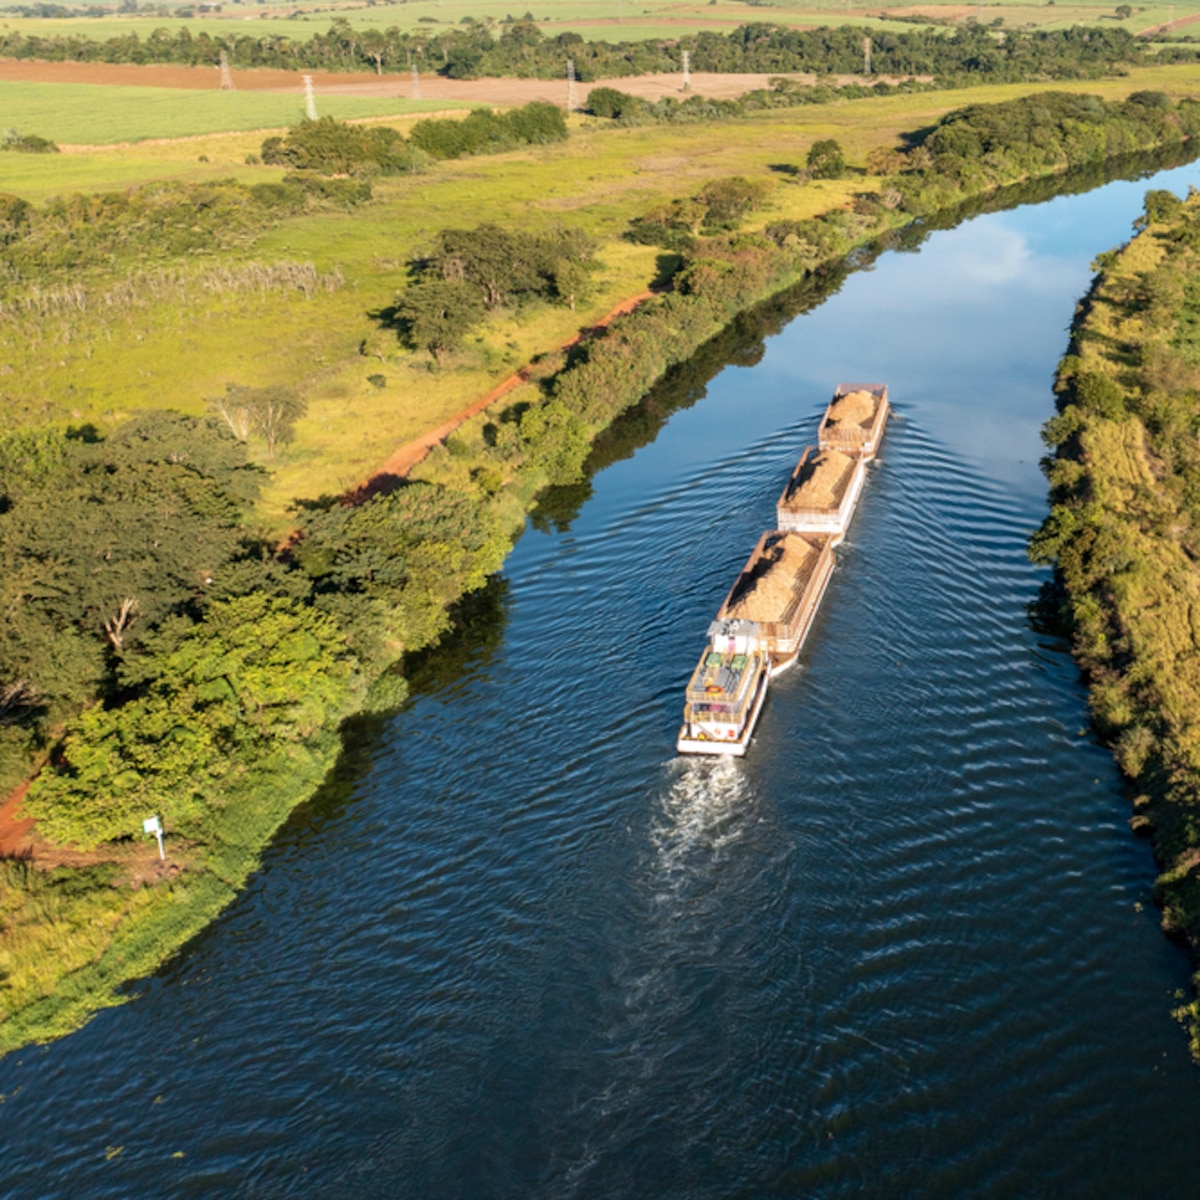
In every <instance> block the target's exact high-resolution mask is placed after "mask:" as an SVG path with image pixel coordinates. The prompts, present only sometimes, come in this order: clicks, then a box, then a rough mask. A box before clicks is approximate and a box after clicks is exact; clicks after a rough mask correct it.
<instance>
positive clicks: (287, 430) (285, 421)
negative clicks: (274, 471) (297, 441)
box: [246, 387, 308, 461]
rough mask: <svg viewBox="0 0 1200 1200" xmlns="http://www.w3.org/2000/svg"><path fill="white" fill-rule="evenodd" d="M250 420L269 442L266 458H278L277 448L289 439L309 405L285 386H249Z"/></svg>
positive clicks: (293, 434)
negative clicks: (252, 387)
mask: <svg viewBox="0 0 1200 1200" xmlns="http://www.w3.org/2000/svg"><path fill="white" fill-rule="evenodd" d="M246 391H247V404H248V406H249V410H250V419H251V420H252V421H253V423H254V428H255V429H256V430H257V431H258V432H259V433H261V434H262V436H263V437H264V438H265V439H266V443H267V458H269V459H271V460H272V461H273V460H274V458H275V447H276V446H277V445H279V444H280V443H282V442H290V441H291V440H292V438H293V437H294V436H295V432H296V422H297V421H298V420H300V418H301V417H303V416H304V414H305V413H306V412H308V405H307V404H306V403H305V402H304V401H303V400H302V399H301V398H300V397H299V396H298V395H297V394H296V393H295V391H293V390H292V389H291V388H286V387H267V388H254V389H246Z"/></svg>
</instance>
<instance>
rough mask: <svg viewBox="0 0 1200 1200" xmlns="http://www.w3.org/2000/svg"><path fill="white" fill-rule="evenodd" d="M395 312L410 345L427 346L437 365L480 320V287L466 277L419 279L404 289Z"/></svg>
mask: <svg viewBox="0 0 1200 1200" xmlns="http://www.w3.org/2000/svg"><path fill="white" fill-rule="evenodd" d="M396 314H397V316H398V317H399V318H400V320H401V321H402V322H403V323H404V325H405V326H406V332H407V335H408V340H409V342H410V344H411V345H412V346H414V347H415V348H419V349H421V350H428V351H429V353H430V354H432V355H433V357H434V360H435V361H436V362H437V364H438V366H439V367H441V366H444V365H445V362H446V355H447V354H449V353H450V351H451V350H453V349H454V348H455V347H456V346H457V345H458V344H459V342H461V341H462V339H463V338H464V337H465V336H466V335H467V333H468V332H469V331H470V329H471V328H472V327H473V326H475V325H477V324H478V323H479V322H480V321H482V320H483V316H484V303H483V297H482V296H481V295H480V292H479V288H478V287H477V286H475V285H474V284H472V283H469V282H468V281H467V280H465V279H428V278H427V279H421V280H418V282H416V283H414V284H412V285H410V286H409V287H408V288H406V289H405V291H404V293H403V295H402V296H401V297H400V299H399V301H398V303H397V305H396Z"/></svg>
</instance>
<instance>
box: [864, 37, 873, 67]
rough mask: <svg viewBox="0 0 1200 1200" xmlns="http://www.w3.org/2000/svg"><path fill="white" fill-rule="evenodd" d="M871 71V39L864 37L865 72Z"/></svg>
mask: <svg viewBox="0 0 1200 1200" xmlns="http://www.w3.org/2000/svg"><path fill="white" fill-rule="evenodd" d="M870 73H871V39H870V38H869V37H865V38H863V74H864V75H870Z"/></svg>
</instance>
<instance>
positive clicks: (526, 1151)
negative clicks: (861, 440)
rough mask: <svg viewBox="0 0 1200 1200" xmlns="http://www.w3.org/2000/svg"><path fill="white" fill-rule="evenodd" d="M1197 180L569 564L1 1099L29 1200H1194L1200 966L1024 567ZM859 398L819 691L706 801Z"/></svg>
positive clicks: (892, 280)
mask: <svg viewBox="0 0 1200 1200" xmlns="http://www.w3.org/2000/svg"><path fill="white" fill-rule="evenodd" d="M1196 175H1197V172H1196V169H1195V168H1191V167H1187V168H1179V169H1177V170H1174V171H1171V172H1167V173H1164V174H1163V175H1161V176H1160V177H1156V178H1155V179H1154V180H1152V181H1140V182H1133V183H1112V184H1109V185H1107V186H1105V187H1103V188H1100V189H1098V190H1096V191H1094V192H1091V193H1089V194H1086V195H1082V196H1072V197H1061V198H1059V199H1056V200H1053V201H1051V202H1048V203H1044V204H1040V205H1036V206H1031V207H1027V208H1022V209H1017V210H1014V211H1011V212H1006V213H1000V214H995V215H990V216H984V217H979V218H976V219H974V220H972V221H970V222H968V223H966V224H964V225H962V226H960V227H958V228H957V229H954V230H951V231H947V232H941V233H935V234H933V235H931V236H930V238H929V239H928V241H927V242H926V243H925V244H924V245H923V246H922V247H921V248H920V251H919V252H918V253H889V254H884V255H883V256H882V257H880V258H879V259H878V261H877V262H876V263H875V265H874V267H873V269H871V270H868V271H863V272H860V273H857V274H854V275H851V276H850V277H849V278H848V279H847V280H846V282H845V283H844V285H843V286H842V288H841V290H840V291H839V292H838V293H837V294H836V295H834V296H832V297H831V298H830V299H829V300H828V301H827V302H826V303H825V304H823V305H822V306H820V307H819V308H816V309H814V310H813V311H811V312H809V313H807V314H806V315H803V316H801V317H798V318H796V319H795V320H793V321H792V322H791V323H790V324H788V326H787V327H786V329H784V330H783V332H782V333H780V334H778V335H777V336H772V337H771V338H769V340H768V342H767V345H766V348H765V353H764V354H763V356H762V358H761V361H760V362H759V363H758V364H757V365H755V366H753V367H728V368H726V369H725V370H723V371H722V372H720V373H719V374H718V375H717V376H716V377H715V378H714V379H713V380H712V381H711V383H710V384H709V386H708V388H707V394H706V395H705V396H704V397H703V398H702V399H701V400H699V402H697V403H695V404H694V405H692V406H691V407H689V408H685V409H682V410H680V411H677V412H675V413H674V414H673V415H672V416H671V417H670V419H669V420H668V421H667V422H666V424H665V426H664V428H663V429H662V430H661V432H660V433H659V435H658V437H657V438H656V439H655V440H654V441H653V442H652V443H651V444H649V445H646V446H643V447H642V448H640V449H639V450H638V451H637V452H636V453H635V454H633V455H632V456H631V457H628V458H626V459H623V460H621V461H618V462H616V463H614V464H613V465H612V466H610V467H608V468H607V469H605V470H603V471H602V472H601V473H600V474H599V475H597V476H596V478H595V479H594V480H593V483H592V493H591V496H590V498H589V499H588V500H587V501H586V503H584V505H583V507H582V508H581V510H580V511H579V512H578V515H577V516H575V518H574V519H573V520H572V521H570V522H569V523H563V524H560V525H553V524H551V525H549V527H548V528H544V529H541V528H540V529H531V530H530V531H529V532H528V533H527V534H526V536H525V537H524V538H523V540H522V541H521V542H520V544H519V545H518V547H517V550H516V551H515V553H514V554H513V555H512V557H511V558H510V560H509V562H508V564H507V566H506V569H505V572H504V577H503V580H502V581H501V582H500V583H498V584H497V585H495V586H493V587H492V588H491V589H489V592H488V594H487V596H486V597H485V598H484V601H483V602H481V604H480V605H479V606H478V609H477V611H476V612H475V613H474V615H473V618H472V621H471V624H470V627H469V629H468V630H467V631H466V632H465V633H464V634H462V635H461V636H460V637H459V638H458V639H456V641H455V642H454V644H453V645H451V646H449V647H447V649H446V650H445V651H444V652H443V653H442V654H440V655H439V656H436V657H435V659H434V660H431V662H430V663H427V664H426V666H425V667H424V668H423V669H422V671H421V672H419V673H418V677H417V690H416V694H415V696H414V698H413V700H412V702H411V703H410V704H409V705H408V706H407V707H406V708H405V710H404V711H402V712H401V713H399V714H398V715H396V716H395V717H394V718H391V719H389V720H388V721H386V722H384V723H382V725H381V726H380V727H379V728H378V729H376V730H374V731H372V732H370V733H369V734H364V735H363V736H362V737H361V738H359V739H358V740H357V742H356V744H355V746H354V748H353V751H352V753H351V754H350V755H348V758H347V762H346V764H345V770H344V771H343V773H342V778H341V780H340V781H339V782H338V784H337V785H336V786H332V787H331V788H329V789H328V790H327V792H326V793H325V794H323V795H322V796H321V797H320V798H318V799H317V800H316V801H315V802H314V803H313V804H311V805H309V806H306V807H305V808H304V809H303V810H301V811H300V812H299V813H297V815H296V817H295V819H294V820H293V821H292V822H291V823H290V824H289V826H288V827H287V829H286V830H285V831H284V833H283V834H282V835H281V836H280V838H279V839H278V840H277V842H276V844H275V845H274V846H273V847H272V848H271V849H270V851H269V852H268V854H267V856H266V861H265V863H264V866H263V869H262V871H261V872H260V874H259V875H258V876H257V877H256V879H255V880H254V882H253V884H252V886H251V887H250V888H249V890H248V891H247V892H246V893H245V894H244V895H243V896H242V897H241V898H240V899H239V901H238V902H237V903H236V904H235V905H234V906H233V907H232V908H231V909H230V910H229V911H228V912H227V914H226V915H225V916H224V917H223V918H222V919H221V920H220V921H218V922H217V923H216V924H215V925H214V926H213V927H212V928H211V929H210V930H209V931H208V932H207V933H205V934H204V935H203V936H201V937H200V938H198V939H197V940H196V941H195V942H194V943H193V944H191V945H190V946H189V947H188V948H187V949H186V951H185V952H184V953H183V954H181V955H180V956H179V957H178V958H177V959H176V960H175V961H174V962H172V963H171V964H170V965H169V966H168V967H166V968H165V969H164V970H162V971H161V972H160V973H159V974H158V975H157V976H156V977H155V978H153V979H151V980H149V981H147V982H146V983H145V984H144V985H141V986H140V987H139V989H137V990H138V992H139V995H138V998H137V999H136V1001H135V1002H133V1003H131V1004H128V1005H126V1006H124V1007H122V1008H119V1009H115V1010H111V1011H107V1012H104V1013H101V1014H100V1015H99V1016H97V1017H96V1018H95V1020H94V1021H93V1022H92V1023H91V1024H90V1025H88V1026H87V1027H86V1028H85V1029H83V1030H82V1031H81V1032H79V1033H77V1034H75V1035H74V1036H72V1037H70V1038H67V1039H64V1040H63V1041H60V1042H58V1043H56V1044H54V1045H52V1046H50V1047H46V1048H40V1049H33V1050H28V1051H25V1052H23V1053H20V1054H17V1055H12V1056H10V1057H8V1058H6V1059H5V1060H3V1061H2V1062H0V1092H2V1093H3V1094H4V1099H3V1103H0V1145H2V1147H3V1157H2V1158H0V1192H3V1194H4V1195H6V1196H14V1197H18V1196H19V1197H43V1196H47V1197H48V1196H56V1197H57V1196H62V1197H68V1196H70V1197H75V1196H88V1197H92V1196H113V1197H125V1196H225V1195H237V1196H255V1197H259V1196H292V1195H295V1196H312V1197H328V1196H334V1197H341V1196H349V1197H354V1198H355V1200H360V1198H365V1197H376V1196H378V1197H414V1198H416V1197H421V1198H425V1197H438V1198H442V1197H463V1198H464V1200H469V1198H474V1197H605V1198H608V1197H688V1198H697V1200H699V1198H709V1197H712V1198H713V1200H716V1198H718V1197H720V1198H728V1197H746V1198H750V1197H766V1196H786V1197H793V1196H794V1197H800V1196H804V1197H810V1196H811V1197H843V1196H845V1197H849V1196H888V1197H892V1196H919V1197H926V1196H930V1197H962V1196H971V1197H976V1196H984V1197H1014V1198H1015V1197H1040V1196H1046V1197H1063V1196H1081V1197H1083V1196H1088V1197H1095V1196H1102V1197H1122V1198H1123V1197H1140V1196H1146V1197H1150V1196H1154V1197H1175V1196H1179V1197H1188V1196H1192V1195H1194V1194H1195V1191H1196V1183H1195V1180H1196V1179H1197V1178H1200V1174H1198V1172H1200V1138H1198V1137H1197V1136H1196V1129H1197V1127H1198V1125H1200V1072H1197V1070H1196V1069H1195V1068H1194V1067H1193V1066H1192V1065H1191V1064H1190V1062H1189V1060H1188V1056H1187V1049H1186V1043H1185V1039H1184V1036H1183V1034H1182V1032H1181V1030H1180V1029H1179V1027H1178V1025H1177V1024H1176V1023H1175V1021H1174V1020H1173V1019H1172V1017H1171V1015H1170V1010H1171V1008H1172V1007H1173V1005H1174V1004H1175V1003H1177V1000H1176V999H1175V997H1176V995H1177V994H1183V991H1182V990H1183V989H1186V988H1187V987H1188V972H1187V964H1186V961H1185V959H1184V956H1183V954H1182V952H1181V951H1179V950H1178V949H1177V948H1176V947H1174V946H1172V945H1171V944H1170V943H1169V942H1167V941H1166V939H1165V938H1164V937H1163V935H1162V934H1161V932H1160V930H1159V928H1158V917H1157V913H1156V911H1155V909H1154V907H1153V904H1152V903H1151V897H1150V888H1151V883H1152V880H1153V876H1154V869H1153V863H1152V861H1151V857H1150V852H1149V849H1148V847H1147V845H1146V844H1145V843H1144V842H1142V841H1139V840H1137V839H1136V838H1135V837H1134V836H1133V835H1132V834H1131V833H1130V831H1129V828H1128V817H1129V807H1128V802H1127V800H1126V799H1125V797H1124V796H1123V795H1122V792H1121V787H1120V781H1119V779H1118V777H1117V774H1116V772H1115V769H1114V767H1113V765H1112V763H1111V760H1110V757H1109V755H1108V754H1107V752H1106V751H1105V750H1104V749H1103V748H1102V747H1100V746H1099V745H1097V744H1096V743H1095V742H1094V740H1093V739H1092V737H1091V736H1090V735H1089V733H1088V730H1087V710H1086V703H1085V694H1084V690H1083V687H1082V685H1081V682H1080V680H1079V678H1078V676H1077V673H1076V671H1075V669H1074V667H1073V665H1072V663H1071V660H1070V659H1069V657H1068V656H1067V655H1066V654H1065V653H1064V648H1063V646H1062V644H1061V643H1059V642H1058V641H1056V640H1055V639H1054V638H1053V637H1051V636H1050V635H1048V634H1046V633H1043V632H1039V630H1038V627H1037V626H1036V623H1035V622H1032V621H1031V616H1030V606H1031V605H1032V604H1033V602H1034V601H1035V600H1036V598H1037V595H1038V590H1039V587H1040V585H1041V584H1042V582H1043V581H1044V579H1045V578H1046V573H1045V572H1044V571H1042V570H1039V569H1035V568H1033V567H1031V566H1030V565H1029V564H1028V562H1027V561H1026V558H1025V553H1024V545H1025V539H1026V537H1027V535H1028V533H1029V532H1030V531H1031V530H1032V529H1033V528H1034V527H1036V525H1037V524H1038V522H1039V521H1040V519H1041V517H1042V515H1043V514H1044V511H1045V485H1044V481H1043V480H1042V478H1041V476H1040V474H1039V472H1038V468H1037V462H1038V458H1039V456H1040V455H1041V453H1042V447H1041V445H1040V442H1039V439H1038V428H1039V426H1040V425H1041V423H1042V422H1043V421H1044V420H1045V419H1046V417H1047V416H1048V415H1050V413H1051V411H1052V396H1051V393H1050V384H1051V380H1052V376H1053V371H1054V366H1055V363H1056V361H1057V359H1058V358H1059V357H1060V355H1061V354H1062V353H1064V351H1065V349H1066V340H1067V335H1066V330H1067V326H1068V325H1069V323H1070V320H1071V316H1072V311H1073V308H1074V304H1075V301H1076V299H1077V298H1078V297H1079V296H1080V295H1082V293H1083V292H1084V291H1085V290H1086V288H1087V285H1088V281H1089V278H1090V275H1091V272H1090V270H1089V262H1090V260H1091V259H1092V257H1093V256H1094V255H1095V254H1096V253H1098V252H1099V251H1101V250H1104V249H1106V248H1108V247H1110V246H1112V245H1114V244H1116V243H1117V242H1119V241H1121V240H1123V239H1124V238H1125V237H1126V236H1127V234H1128V231H1129V224H1130V221H1131V220H1132V218H1133V217H1134V216H1135V215H1136V214H1137V212H1138V211H1139V209H1140V205H1141V196H1142V193H1143V192H1144V191H1145V189H1146V188H1147V187H1150V186H1155V187H1171V188H1173V189H1175V190H1176V191H1178V192H1182V191H1183V190H1184V188H1185V187H1186V184H1187V183H1188V182H1189V181H1191V180H1194V179H1195V178H1196ZM844 379H851V380H885V381H887V382H888V384H889V385H890V388H891V394H892V398H893V402H894V404H895V407H896V410H897V417H896V420H895V421H893V423H892V424H891V426H890V428H889V431H888V434H887V438H886V441H885V445H884V451H883V453H882V455H881V457H880V460H879V461H878V463H877V464H876V465H875V466H873V467H872V469H871V472H870V476H869V481H868V485H867V490H866V493H865V496H864V499H863V502H862V504H861V505H860V508H859V512H858V515H857V517H856V520H855V524H854V526H853V528H852V531H851V535H850V538H849V539H848V541H847V542H846V544H845V545H844V547H843V548H842V549H841V550H840V551H839V567H838V571H837V572H836V574H835V576H834V579H833V582H832V583H831V585H830V588H829V591H828V593H827V596H826V600H825V604H824V607H823V609H822V612H821V615H820V617H819V619H818V621H817V624H816V626H815V628H814V631H813V633H812V635H811V636H810V639H809V643H808V646H807V648H806V650H805V654H804V656H803V660H802V665H801V667H800V668H799V669H797V670H795V671H793V672H790V673H789V674H787V675H785V676H783V677H782V678H781V679H779V680H778V681H777V682H776V683H775V684H773V685H772V690H771V694H770V696H769V697H768V700H767V705H766V708H765V709H764V712H763V716H762V719H761V721H760V723H759V727H758V732H757V735H756V738H755V742H754V745H753V747H752V750H751V753H750V755H749V756H748V758H747V759H745V760H744V761H741V762H737V763H733V762H700V761H695V760H690V761H680V760H678V759H676V758H675V756H674V754H673V744H674V737H675V734H676V732H677V727H678V718H679V710H680V705H681V694H682V688H683V685H684V683H685V681H686V677H687V674H688V672H689V670H690V668H691V666H692V665H693V664H694V660H695V656H696V654H697V652H698V650H699V648H700V645H701V641H702V637H703V631H704V629H705V627H706V625H707V623H708V621H709V619H710V618H711V616H712V614H713V613H714V612H715V610H716V607H717V605H718V604H719V603H720V600H721V598H722V597H723V596H724V594H725V591H726V590H727V588H728V585H729V582H730V580H731V579H732V577H733V575H734V574H735V573H736V571H737V569H738V568H739V567H740V566H741V564H742V562H743V561H744V558H745V556H746V554H747V553H748V552H749V550H750V548H751V547H752V546H753V544H754V542H755V540H756V538H757V536H758V534H759V533H760V532H761V530H762V529H764V528H766V527H767V526H768V524H769V523H770V521H771V518H772V513H773V507H774V501H775V499H776V497H777V495H778V493H779V491H780V489H781V487H782V485H783V483H784V481H785V480H786V478H787V475H788V473H789V471H790V469H791V467H792V466H793V465H794V463H795V460H796V459H797V458H798V456H799V454H800V451H801V449H802V448H803V446H804V444H805V441H806V439H808V438H811V437H812V436H813V434H814V432H815V428H816V422H817V418H818V416H819V414H820V412H821V411H822V409H823V407H824V405H825V403H826V402H827V400H828V396H829V393H830V392H831V390H832V387H833V385H834V384H836V383H837V382H839V381H841V380H844Z"/></svg>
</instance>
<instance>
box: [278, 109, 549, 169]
mask: <svg viewBox="0 0 1200 1200" xmlns="http://www.w3.org/2000/svg"><path fill="white" fill-rule="evenodd" d="M566 136H567V123H566V120H565V118H564V117H563V113H562V110H561V109H560V108H558V107H557V106H555V105H553V104H546V103H543V102H541V101H536V100H535V101H534V102H533V103H531V104H526V105H525V106H524V107H522V108H514V109H512V110H511V111H510V112H506V113H495V112H491V111H490V110H488V109H477V110H475V111H474V112H472V113H470V114H468V115H467V116H466V117H465V118H464V119H462V120H454V119H447V118H441V119H436V118H428V119H426V120H424V121H418V122H417V123H416V125H414V126H413V128H412V130H411V132H410V133H409V136H408V138H407V139H406V138H405V137H404V135H403V134H401V133H400V132H399V131H398V130H395V129H392V128H391V127H390V126H388V125H369V126H359V125H347V124H345V123H343V122H341V121H335V120H334V119H333V118H332V117H322V118H321V119H320V120H317V121H303V122H302V123H301V124H300V125H298V126H296V127H295V128H293V129H290V130H289V131H288V133H287V136H286V137H282V138H281V137H269V138H267V139H266V141H264V142H263V144H262V161H263V162H264V163H268V164H273V165H276V166H285V167H292V168H294V169H295V170H297V171H315V172H317V173H319V174H321V175H364V174H367V175H370V174H379V175H401V174H406V173H408V172H410V171H417V170H420V169H422V167H423V166H424V165H425V164H426V163H427V162H428V161H429V160H430V159H448V158H462V157H464V156H465V155H470V154H499V153H501V152H503V151H505V150H513V149H516V148H517V147H518V146H530V145H549V144H550V143H553V142H561V141H563V140H565V139H566Z"/></svg>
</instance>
